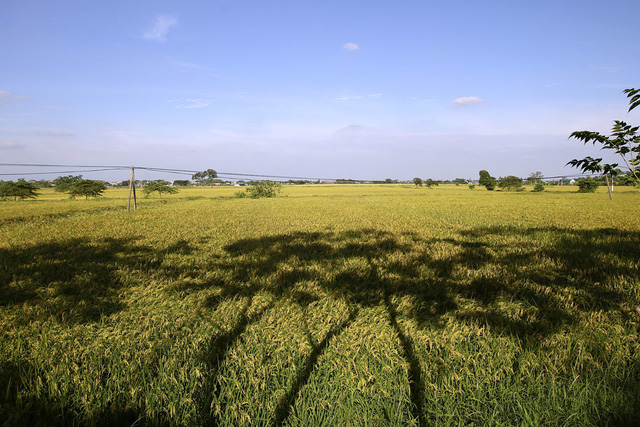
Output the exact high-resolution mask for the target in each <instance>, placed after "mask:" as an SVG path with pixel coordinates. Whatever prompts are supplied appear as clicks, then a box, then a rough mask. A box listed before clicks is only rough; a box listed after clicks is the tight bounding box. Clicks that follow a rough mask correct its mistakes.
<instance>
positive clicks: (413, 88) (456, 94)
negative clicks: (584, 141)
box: [0, 0, 640, 179]
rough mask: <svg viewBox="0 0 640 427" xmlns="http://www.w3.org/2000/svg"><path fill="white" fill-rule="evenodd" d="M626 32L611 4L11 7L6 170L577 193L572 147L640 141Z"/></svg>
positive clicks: (1, 46)
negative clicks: (440, 183) (576, 134)
mask: <svg viewBox="0 0 640 427" xmlns="http://www.w3.org/2000/svg"><path fill="white" fill-rule="evenodd" d="M639 13H640V2H639V1H615V0H614V1H609V2H603V1H580V2H578V1H571V2H570V1H559V0H555V1H538V2H531V1H487V2H477V1H448V2H433V1H424V0H423V1H403V2H391V1H375V0H374V1H368V2H364V1H349V0H343V1H315V2H312V1H302V0H299V1H288V0H287V1H284V0H283V1H278V0H274V1H243V0H237V1H226V0H225V1H202V2H201V1H189V2H177V1H175V2H169V1H102V2H99V1H92V0H85V1H75V2H70V1H56V2H51V1H29V0H21V1H15V0H6V1H4V2H3V12H2V13H1V14H0V58H2V66H0V159H1V160H0V163H26V162H28V163H63V164H125V165H128V164H135V165H148V166H155V167H168V168H179V169H195V170H200V169H206V168H214V169H217V170H220V171H226V172H243V173H262V174H277V175H295V176H313V177H316V176H319V177H330V178H340V177H344V178H355V179H369V178H373V179H384V178H387V177H390V178H398V179H410V178H412V177H414V176H420V177H423V178H429V177H432V178H439V179H447V178H455V177H463V178H475V177H477V174H478V170H480V169H488V170H489V171H490V172H491V173H492V175H495V176H504V175H508V174H515V175H521V176H527V175H528V174H529V173H530V172H534V171H538V170H539V171H542V172H543V173H544V174H545V175H548V176H551V175H560V174H570V173H575V172H576V171H575V170H573V169H570V168H568V167H565V166H564V165H565V163H566V162H567V161H568V160H571V159H572V158H575V157H583V156H584V155H589V154H591V155H600V154H601V152H599V151H598V150H597V149H595V148H593V147H584V146H582V145H581V144H580V143H579V142H577V141H568V140H567V137H568V135H569V134H570V133H571V132H572V131H574V130H583V129H589V130H597V131H600V132H607V133H608V131H609V130H610V127H611V124H612V121H613V120H614V119H623V120H628V121H629V122H632V123H638V119H639V118H640V115H639V114H638V113H637V112H632V113H630V114H627V112H626V111H627V103H626V98H625V97H624V95H622V94H621V91H622V90H623V89H624V88H628V87H638V86H639V85H640V80H639V76H640V55H638V53H639V51H640V37H638V36H639V34H638V30H637V28H636V27H635V25H634V24H633V19H632V18H630V17H634V16H638V14H639ZM14 171H15V172H18V171H17V170H16V168H11V167H0V172H1V173H9V172H14ZM25 171H27V169H25V168H21V169H20V171H19V172H25ZM124 174H126V173H123V176H122V177H121V178H122V179H126V176H124ZM147 174H149V175H148V176H143V178H145V177H148V178H155V177H161V175H150V173H147ZM85 176H87V177H91V176H92V175H91V174H87V175H85ZM103 176H106V177H112V176H111V175H109V176H107V175H104V174H103ZM165 177H166V176H165ZM96 178H97V177H96ZM113 178H114V179H115V178H120V176H119V174H116V175H114V176H113ZM171 178H176V177H175V176H172V177H171Z"/></svg>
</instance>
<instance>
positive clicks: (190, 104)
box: [176, 98, 213, 109]
mask: <svg viewBox="0 0 640 427" xmlns="http://www.w3.org/2000/svg"><path fill="white" fill-rule="evenodd" d="M212 102H213V99H204V98H191V99H185V100H183V101H181V103H180V104H178V105H176V108H180V109H190V108H202V107H206V106H209V105H211V103H212Z"/></svg>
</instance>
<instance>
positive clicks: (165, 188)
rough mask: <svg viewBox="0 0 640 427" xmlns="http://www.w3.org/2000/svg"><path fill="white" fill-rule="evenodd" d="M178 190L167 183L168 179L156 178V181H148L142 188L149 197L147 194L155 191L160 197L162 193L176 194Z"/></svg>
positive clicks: (146, 195) (147, 195)
mask: <svg viewBox="0 0 640 427" xmlns="http://www.w3.org/2000/svg"><path fill="white" fill-rule="evenodd" d="M178 191H179V190H178V189H177V188H175V187H172V186H171V185H169V182H168V181H164V180H161V179H159V180H157V181H149V182H147V184H146V185H145V186H144V188H143V189H142V192H143V193H144V196H145V197H149V195H150V194H151V193H153V192H157V193H158V195H159V196H160V197H162V193H167V194H176V193H177V192H178Z"/></svg>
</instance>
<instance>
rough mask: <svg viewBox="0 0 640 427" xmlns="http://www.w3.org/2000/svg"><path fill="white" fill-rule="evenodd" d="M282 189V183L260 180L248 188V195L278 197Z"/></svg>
mask: <svg viewBox="0 0 640 427" xmlns="http://www.w3.org/2000/svg"><path fill="white" fill-rule="evenodd" d="M281 190H282V184H280V183H279V182H274V181H259V182H256V183H254V184H253V185H251V186H250V187H248V188H247V195H248V196H249V197H251V198H252V199H259V198H261V197H276V196H277V195H278V193H279V192H280V191H281Z"/></svg>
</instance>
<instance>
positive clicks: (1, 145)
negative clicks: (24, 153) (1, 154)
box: [0, 141, 24, 150]
mask: <svg viewBox="0 0 640 427" xmlns="http://www.w3.org/2000/svg"><path fill="white" fill-rule="evenodd" d="M21 148H24V145H21V144H16V143H15V142H11V141H0V150H19V149H21Z"/></svg>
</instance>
